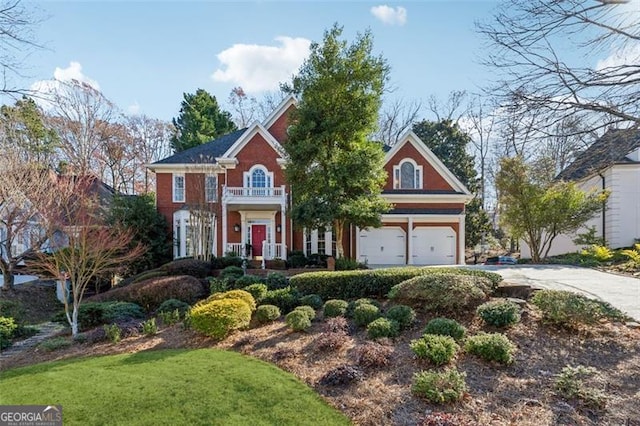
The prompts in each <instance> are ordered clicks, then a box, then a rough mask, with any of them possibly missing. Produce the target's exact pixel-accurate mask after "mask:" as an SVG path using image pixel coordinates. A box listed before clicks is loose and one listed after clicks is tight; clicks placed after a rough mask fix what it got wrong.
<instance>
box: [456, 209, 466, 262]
mask: <svg viewBox="0 0 640 426" xmlns="http://www.w3.org/2000/svg"><path fill="white" fill-rule="evenodd" d="M465 219H466V218H465V215H460V222H458V235H457V237H458V264H459V265H464V264H465V263H466V259H465V257H466V256H465V244H466V242H465V234H466V229H465V226H466V223H465Z"/></svg>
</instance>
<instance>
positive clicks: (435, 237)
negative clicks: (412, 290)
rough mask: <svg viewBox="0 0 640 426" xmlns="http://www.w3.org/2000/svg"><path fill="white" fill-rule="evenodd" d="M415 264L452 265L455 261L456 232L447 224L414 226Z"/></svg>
mask: <svg viewBox="0 0 640 426" xmlns="http://www.w3.org/2000/svg"><path fill="white" fill-rule="evenodd" d="M412 238H413V255H412V257H413V263H414V264H415V265H453V264H455V263H456V232H455V231H454V230H453V228H451V227H448V226H446V227H445V226H442V227H429V228H416V229H414V231H413V235H412Z"/></svg>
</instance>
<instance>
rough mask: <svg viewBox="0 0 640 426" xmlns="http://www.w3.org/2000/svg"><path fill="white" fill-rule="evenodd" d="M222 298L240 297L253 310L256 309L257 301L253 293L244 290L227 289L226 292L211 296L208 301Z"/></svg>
mask: <svg viewBox="0 0 640 426" xmlns="http://www.w3.org/2000/svg"><path fill="white" fill-rule="evenodd" d="M221 299H240V300H242V301H243V302H244V303H246V304H247V306H249V308H251V310H252V311H255V310H256V301H255V300H254V299H253V296H252V295H251V293H249V292H247V291H244V290H229V291H225V292H224V293H216V294H213V295H211V296H209V298H208V299H207V301H211V300H221Z"/></svg>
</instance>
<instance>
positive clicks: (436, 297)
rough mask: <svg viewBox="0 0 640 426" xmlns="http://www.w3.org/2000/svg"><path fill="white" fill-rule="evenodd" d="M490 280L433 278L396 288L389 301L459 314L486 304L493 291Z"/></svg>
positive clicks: (447, 276)
mask: <svg viewBox="0 0 640 426" xmlns="http://www.w3.org/2000/svg"><path fill="white" fill-rule="evenodd" d="M489 287H490V282H489V280H487V279H486V278H479V277H470V276H464V275H453V274H430V275H424V276H420V277H415V278H411V279H409V280H407V281H404V282H403V283H401V284H398V285H396V286H394V287H393V288H392V289H391V291H390V292H389V297H390V298H391V299H394V300H398V301H401V302H405V303H406V304H409V305H413V306H418V307H424V308H426V309H428V310H434V311H445V312H454V311H456V312H458V311H464V310H465V309H467V308H472V307H475V306H477V305H478V304H480V303H482V302H483V301H484V300H485V299H486V298H487V294H486V293H485V291H484V290H483V289H484V288H489Z"/></svg>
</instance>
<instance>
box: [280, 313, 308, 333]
mask: <svg viewBox="0 0 640 426" xmlns="http://www.w3.org/2000/svg"><path fill="white" fill-rule="evenodd" d="M284 320H285V322H286V323H287V325H288V326H289V327H290V328H291V329H292V330H293V331H305V330H307V329H309V327H311V320H310V319H309V315H308V313H307V312H304V311H302V310H293V311H291V312H289V313H288V314H287V316H286V317H285V318H284Z"/></svg>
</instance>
